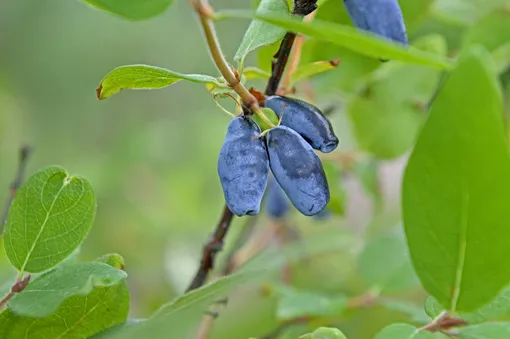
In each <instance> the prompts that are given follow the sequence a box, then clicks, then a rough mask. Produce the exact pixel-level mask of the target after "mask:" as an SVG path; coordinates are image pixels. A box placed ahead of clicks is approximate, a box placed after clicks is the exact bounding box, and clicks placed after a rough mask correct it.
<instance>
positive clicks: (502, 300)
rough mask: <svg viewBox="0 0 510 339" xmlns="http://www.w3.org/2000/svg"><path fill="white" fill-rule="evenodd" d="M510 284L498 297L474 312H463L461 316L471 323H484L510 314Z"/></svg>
mask: <svg viewBox="0 0 510 339" xmlns="http://www.w3.org/2000/svg"><path fill="white" fill-rule="evenodd" d="M509 300H510V286H507V287H506V288H504V289H503V290H502V291H501V292H500V293H499V294H498V296H497V297H496V298H494V299H493V300H491V301H490V302H489V303H488V304H485V305H484V306H482V307H480V308H479V309H477V310H475V311H474V312H472V313H461V318H462V319H464V320H466V321H467V322H468V323H470V324H476V323H482V322H485V321H487V320H499V318H502V317H506V316H508V315H510V303H509V302H508V301H509Z"/></svg>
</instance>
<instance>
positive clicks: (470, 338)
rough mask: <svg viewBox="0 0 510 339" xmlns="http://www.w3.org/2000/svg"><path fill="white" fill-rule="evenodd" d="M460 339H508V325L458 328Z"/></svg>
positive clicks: (509, 326) (490, 324) (509, 327)
mask: <svg viewBox="0 0 510 339" xmlns="http://www.w3.org/2000/svg"><path fill="white" fill-rule="evenodd" d="M459 331H460V338H461V339H508V338H510V323H505V322H501V323H486V324H480V325H473V326H466V327H461V328H459Z"/></svg>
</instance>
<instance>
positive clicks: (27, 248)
mask: <svg viewBox="0 0 510 339" xmlns="http://www.w3.org/2000/svg"><path fill="white" fill-rule="evenodd" d="M95 214H96V199H95V197H94V192H93V191H92V187H91V186H90V184H89V182H88V181H87V180H86V179H84V178H81V177H76V176H70V175H69V174H68V173H67V172H66V170H65V169H63V168H62V167H58V166H53V167H48V168H45V169H43V170H40V171H39V172H37V173H36V174H34V175H33V176H32V177H30V178H29V179H28V180H27V181H26V182H25V183H24V184H23V186H21V188H20V190H19V191H18V193H17V194H16V197H15V198H14V201H13V203H12V206H11V209H10V210H9V215H8V217H7V222H6V226H5V252H6V253H7V256H8V257H9V260H10V261H11V263H12V265H13V266H14V267H16V268H17V269H18V270H19V271H20V273H22V272H25V271H26V272H33V273H36V272H42V271H45V270H47V269H49V268H51V267H53V266H55V265H56V264H58V263H59V262H61V261H62V260H64V259H65V258H66V257H67V256H69V255H70V254H71V253H72V252H73V251H74V250H75V249H76V248H77V247H78V246H80V244H81V243H82V242H83V240H84V239H85V237H86V235H87V234H88V232H89V230H90V228H91V226H92V222H93V221H94V217H95Z"/></svg>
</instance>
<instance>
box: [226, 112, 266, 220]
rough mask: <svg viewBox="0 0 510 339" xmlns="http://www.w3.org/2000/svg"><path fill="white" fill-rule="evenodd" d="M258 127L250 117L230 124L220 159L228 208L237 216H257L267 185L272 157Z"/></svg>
mask: <svg viewBox="0 0 510 339" xmlns="http://www.w3.org/2000/svg"><path fill="white" fill-rule="evenodd" d="M260 133H261V130H260V128H259V126H258V125H257V124H256V123H255V122H254V121H253V120H252V119H251V118H248V117H237V118H235V119H233V120H232V121H231V122H230V124H229V125H228V129H227V135H226V137H225V141H224V142H223V146H222V147H221V151H220V155H219V158H218V175H219V177H220V181H221V186H222V188H223V194H224V195H225V201H226V203H227V206H228V208H229V209H230V210H231V211H232V213H234V214H235V215H237V216H243V215H255V214H258V213H259V211H260V202H261V200H262V196H263V195H264V191H265V189H266V185H267V177H268V173H269V159H268V154H267V150H266V145H265V143H264V140H263V139H262V138H254V137H256V136H258V135H259V134H260Z"/></svg>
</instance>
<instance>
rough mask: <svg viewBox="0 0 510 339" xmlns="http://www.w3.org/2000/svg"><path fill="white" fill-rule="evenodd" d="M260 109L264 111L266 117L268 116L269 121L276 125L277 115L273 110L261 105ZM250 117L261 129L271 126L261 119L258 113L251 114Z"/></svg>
mask: <svg viewBox="0 0 510 339" xmlns="http://www.w3.org/2000/svg"><path fill="white" fill-rule="evenodd" d="M261 110H262V112H263V113H264V115H265V116H266V118H268V119H269V121H271V122H272V123H273V125H275V126H276V125H278V116H277V115H276V113H275V111H273V110H272V109H270V108H267V107H262V108H261ZM251 118H252V119H253V121H255V122H256V123H257V124H258V125H259V127H260V129H261V130H262V131H265V130H268V129H271V128H272V127H271V126H269V124H267V123H266V122H265V121H264V120H262V118H261V117H260V116H259V115H258V114H253V115H252V116H251Z"/></svg>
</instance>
